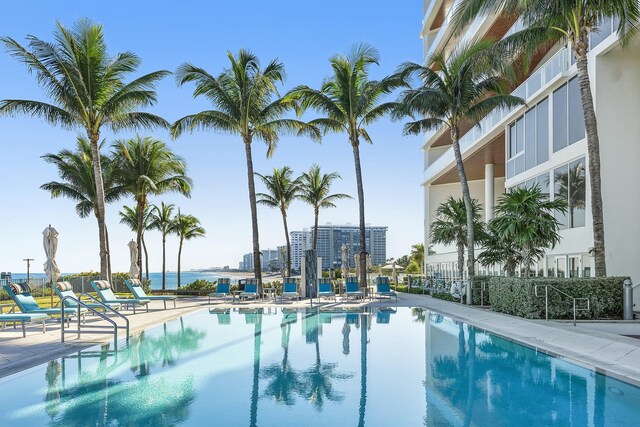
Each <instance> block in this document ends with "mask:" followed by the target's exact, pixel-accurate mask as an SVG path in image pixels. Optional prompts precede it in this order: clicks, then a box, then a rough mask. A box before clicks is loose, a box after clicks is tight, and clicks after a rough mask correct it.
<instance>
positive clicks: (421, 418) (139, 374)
mask: <svg viewBox="0 0 640 427" xmlns="http://www.w3.org/2000/svg"><path fill="white" fill-rule="evenodd" d="M112 350H113V348H112V347H110V346H103V347H95V348H92V349H89V350H87V351H83V352H80V353H77V354H73V355H70V356H68V357H64V358H62V359H58V360H55V361H51V362H49V363H47V364H44V365H41V366H37V367H34V368H31V369H28V370H26V371H23V372H21V373H19V374H16V375H12V376H9V377H5V378H3V379H0V396H2V403H1V406H0V407H1V410H0V426H164V425H194V426H200V425H203V426H204V425H216V426H218V425H219V426H267V427H271V426H304V427H311V426H424V425H427V426H447V425H453V426H469V425H477V426H512V425H515V426H519V427H524V426H549V425H557V426H625V425H629V426H632V425H638V422H639V420H640V389H638V388H636V387H633V386H631V385H628V384H626V383H623V382H620V381H617V380H615V379H612V378H609V377H605V376H603V375H600V374H596V373H595V372H593V371H590V370H587V369H584V368H582V367H579V366H576V365H573V364H571V363H568V362H566V361H562V360H560V359H557V358H554V357H550V356H547V355H545V354H543V353H540V352H536V351H535V350H533V349H530V348H527V347H523V346H521V345H518V344H515V343H513V342H511V341H508V340H505V339H503V338H500V337H497V336H495V335H492V334H489V333H487V332H484V331H481V330H477V329H474V328H472V327H469V326H468V325H465V324H462V323H457V322H455V321H453V320H451V319H448V318H446V317H443V316H441V315H438V314H436V313H431V312H428V311H425V310H423V309H415V308H414V309H409V308H399V309H397V310H389V309H385V310H381V311H376V310H369V311H335V312H324V311H320V312H318V311H316V310H306V311H295V310H286V309H284V310H283V309H280V308H278V309H274V308H271V309H270V310H269V309H268V308H265V309H264V310H261V311H251V310H242V309H237V310H232V311H228V310H227V311H225V310H218V311H214V312H209V311H208V310H204V311H200V312H197V313H194V314H191V315H187V316H184V317H182V318H181V319H177V320H175V321H171V322H167V323H166V324H163V325H161V326H158V327H155V328H152V329H149V330H147V331H145V332H144V333H142V334H140V335H138V336H135V337H132V339H131V340H130V343H129V344H128V345H124V344H122V345H121V347H120V348H119V350H118V352H117V353H113V352H112Z"/></svg>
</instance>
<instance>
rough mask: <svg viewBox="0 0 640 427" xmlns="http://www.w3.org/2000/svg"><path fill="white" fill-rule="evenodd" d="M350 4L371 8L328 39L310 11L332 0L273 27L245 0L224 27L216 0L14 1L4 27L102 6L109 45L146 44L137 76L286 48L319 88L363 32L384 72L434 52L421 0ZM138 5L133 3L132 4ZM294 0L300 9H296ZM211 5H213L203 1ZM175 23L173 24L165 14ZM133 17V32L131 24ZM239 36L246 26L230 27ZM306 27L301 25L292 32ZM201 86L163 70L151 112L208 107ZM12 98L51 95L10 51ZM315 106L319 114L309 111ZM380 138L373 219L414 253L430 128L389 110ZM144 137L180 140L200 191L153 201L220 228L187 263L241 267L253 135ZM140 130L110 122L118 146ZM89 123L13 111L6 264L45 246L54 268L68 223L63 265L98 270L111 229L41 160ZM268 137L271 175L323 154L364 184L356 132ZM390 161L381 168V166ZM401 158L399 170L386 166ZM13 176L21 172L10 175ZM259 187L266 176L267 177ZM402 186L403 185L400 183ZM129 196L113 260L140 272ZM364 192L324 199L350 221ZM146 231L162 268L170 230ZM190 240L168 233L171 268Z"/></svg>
mask: <svg viewBox="0 0 640 427" xmlns="http://www.w3.org/2000/svg"><path fill="white" fill-rule="evenodd" d="M335 3H336V4H335V6H336V7H338V5H339V7H341V8H345V12H346V13H347V15H345V16H349V15H354V14H358V16H359V19H358V20H357V21H356V22H357V23H356V25H354V22H353V20H351V19H335V20H333V21H332V24H331V25H332V26H333V31H330V32H329V33H332V35H328V36H326V37H322V38H318V37H316V36H315V34H318V33H320V32H323V33H324V32H326V23H324V22H320V21H312V22H303V20H300V19H299V17H300V16H306V15H307V14H308V13H319V12H320V10H322V9H324V8H325V7H331V2H329V3H326V4H323V5H322V6H320V5H311V4H310V5H306V6H304V7H302V6H300V5H299V3H297V2H282V3H280V4H279V7H276V11H277V12H276V13H277V14H278V16H279V17H280V18H281V19H284V20H286V21H290V22H293V24H291V25H290V26H289V27H288V28H287V30H286V31H285V32H280V33H279V32H273V31H271V25H272V24H270V23H268V22H265V21H263V20H260V19H256V20H255V21H252V22H251V25H249V26H248V27H247V28H246V29H245V30H243V31H237V28H238V27H240V26H242V25H246V23H245V22H242V21H241V20H240V21H239V20H237V19H235V18H234V17H238V16H242V8H243V7H244V6H242V5H241V4H239V3H238V4H231V3H229V4H222V5H216V6H215V8H216V13H223V14H224V15H225V16H229V17H231V18H230V19H228V20H223V21H221V22H220V23H219V24H217V25H215V26H211V25H207V22H208V18H206V17H208V16H210V15H211V14H210V13H207V12H206V10H207V9H212V8H214V6H213V5H210V4H207V5H203V6H202V7H201V8H199V9H198V11H199V12H198V13H195V11H194V10H193V9H189V8H185V9H181V10H175V8H173V7H170V6H169V5H166V4H158V5H156V7H155V8H153V9H152V10H149V9H148V8H145V7H144V6H143V5H140V4H137V3H124V2H117V1H116V2H110V3H109V4H89V3H86V2H73V4H74V7H69V8H65V9H61V8H59V7H57V6H56V5H55V4H49V3H47V2H42V4H41V6H40V7H37V8H33V10H27V9H26V8H23V7H20V6H18V5H7V6H6V7H5V9H4V13H3V14H2V16H1V17H0V28H2V30H1V31H0V35H2V36H10V37H13V38H15V39H16V40H18V41H19V42H21V43H23V42H24V41H25V38H26V36H27V35H29V34H33V35H35V36H37V37H39V38H41V39H43V40H46V41H50V40H52V38H53V36H52V33H53V30H54V27H55V22H56V20H58V21H60V22H61V23H63V24H64V25H67V26H71V25H73V24H74V23H75V22H76V21H77V20H78V19H80V18H83V17H89V18H91V19H93V20H95V21H96V22H99V23H102V24H103V25H104V29H105V33H106V40H107V44H108V46H109V53H110V54H111V55H115V54H116V53H118V52H123V51H127V50H130V51H133V52H135V53H136V54H137V55H139V56H140V57H141V58H142V61H143V63H142V67H141V69H140V72H139V73H136V75H135V76H133V77H138V76H140V75H142V74H144V73H147V72H150V71H154V70H159V69H168V70H170V71H175V69H176V68H177V66H178V65H180V64H181V63H183V62H185V61H189V62H192V63H194V64H196V65H198V66H202V67H204V68H205V69H207V70H208V71H210V72H212V73H218V72H219V71H220V70H221V69H222V67H223V66H225V65H226V61H227V59H226V52H227V50H229V51H232V52H237V51H238V50H239V49H240V48H249V49H251V50H252V51H254V52H255V53H256V54H257V55H258V56H259V57H260V59H261V60H262V62H263V63H267V62H268V61H269V60H271V59H273V58H276V57H277V58H279V59H280V60H281V61H282V62H283V63H284V64H285V67H286V71H287V74H288V80H287V82H286V85H285V86H284V87H282V88H280V89H281V91H282V92H283V93H284V92H285V91H286V90H288V89H291V88H292V87H294V86H296V85H298V84H308V85H310V86H312V87H317V86H319V85H320V84H321V82H322V80H323V79H324V78H325V77H326V76H327V75H328V74H329V73H330V66H329V62H328V59H329V57H330V56H332V55H333V54H336V53H344V52H347V51H348V50H349V48H350V47H351V46H352V45H353V44H354V43H358V42H363V41H366V42H368V43H370V44H372V45H373V46H375V47H376V48H377V49H378V50H379V51H380V54H381V56H382V62H381V66H380V67H374V68H373V69H372V73H373V75H372V77H374V78H379V77H381V76H383V75H385V74H389V73H391V72H393V71H394V70H395V68H396V67H397V66H398V65H399V64H400V63H402V62H404V61H407V60H414V61H417V60H419V59H420V57H421V52H420V43H419V38H418V34H416V32H415V27H414V23H415V16H416V14H419V11H420V8H421V5H420V4H415V3H414V2H410V1H406V2H404V3H405V4H404V7H398V8H394V10H393V11H388V10H382V9H380V8H365V9H362V8H361V7H360V5H358V4H356V3H354V4H346V5H345V4H342V3H337V2H335ZM123 5H126V8H127V10H128V13H127V15H126V17H123V16H122V14H121V13H120V11H121V9H122V7H123ZM288 6H291V7H288ZM255 8H256V11H255V14H253V16H256V17H257V16H265V15H269V16H272V15H273V13H274V12H273V10H272V9H273V6H272V5H264V4H256V5H255ZM203 11H204V12H203ZM166 16H171V24H172V27H174V28H176V29H179V31H176V32H169V31H166V30H165V28H164V27H165V25H164V23H165V20H166ZM383 20H384V21H385V22H387V23H388V25H393V26H394V27H395V28H397V29H398V30H397V31H394V32H392V33H390V34H381V33H380V32H379V31H376V30H375V23H378V22H381V21H383ZM158 23H163V24H162V25H157V24H158ZM124 28H126V30H124ZM229 34H233V35H234V37H233V38H230V37H229ZM292 34H295V35H296V37H292ZM189 89H190V88H183V89H178V88H177V87H176V84H175V82H174V80H173V78H167V79H165V80H163V81H162V82H161V83H160V85H159V87H158V104H157V105H156V106H154V107H153V108H150V109H149V110H148V111H149V112H152V113H155V114H159V115H161V116H162V117H165V118H166V119H167V120H170V121H172V120H175V119H177V118H178V117H182V116H183V115H185V114H190V113H193V112H196V111H199V110H202V109H204V108H206V105H205V104H204V103H203V102H202V101H200V100H193V99H192V97H191V91H190V90H189ZM0 98H1V99H10V98H24V99H36V100H46V98H45V97H44V96H43V92H42V90H41V88H39V87H38V85H37V83H36V81H35V79H34V77H33V76H32V75H29V73H28V72H27V71H26V69H25V67H24V64H21V63H18V62H16V61H14V60H13V59H12V58H10V57H9V56H8V55H7V54H6V53H4V52H1V53H0ZM313 117H315V116H314V115H313V114H309V115H308V117H306V118H308V119H311V118H313ZM369 133H370V134H371V137H372V138H373V141H374V145H373V146H369V145H368V144H363V146H362V150H361V157H362V168H363V178H364V190H365V204H366V215H367V218H366V220H367V222H371V223H383V222H384V223H388V224H389V227H390V230H393V236H394V237H393V239H390V241H389V252H390V254H392V255H393V254H395V255H400V254H403V253H407V252H408V251H409V248H410V246H411V244H414V243H417V242H420V241H421V240H422V232H421V229H420V227H421V223H422V207H421V206H422V202H421V200H420V194H421V189H420V183H419V177H420V175H421V164H420V159H419V158H418V157H417V156H415V151H416V149H417V147H418V146H419V145H420V143H421V140H422V138H421V137H411V138H409V137H403V136H402V123H400V122H396V123H393V122H391V121H389V120H382V121H380V122H379V123H376V124H374V125H372V126H371V127H370V128H369ZM140 134H141V135H142V136H147V135H152V136H154V137H157V138H159V139H161V140H163V141H165V142H167V143H169V144H170V146H171V148H172V149H173V150H174V151H175V152H176V153H177V154H179V155H180V156H182V157H184V159H185V160H186V162H187V166H188V172H189V175H190V176H191V177H192V178H193V180H194V189H193V193H192V197H191V198H190V199H186V198H184V197H180V196H177V195H174V194H170V195H167V196H165V197H161V198H158V197H153V198H152V200H151V201H152V202H154V203H159V202H160V201H166V202H169V203H175V204H176V205H177V206H179V207H180V208H181V210H182V212H184V213H187V214H193V215H195V216H197V217H198V218H200V220H201V221H202V225H203V226H204V228H205V229H206V230H207V237H206V238H204V239H198V240H194V241H190V242H187V243H186V244H185V246H184V256H183V260H182V264H183V268H184V269H192V268H202V267H203V266H210V265H230V266H233V265H237V260H238V259H239V257H240V256H241V255H242V254H243V253H244V251H245V248H246V247H247V246H249V245H250V244H251V222H250V219H249V218H250V215H249V203H248V194H247V188H246V179H247V178H246V166H245V164H244V163H245V159H244V155H243V148H242V143H241V141H239V140H238V138H235V137H232V136H226V135H219V134H214V133H210V132H198V133H194V134H193V135H185V136H183V137H181V138H180V139H178V140H176V141H171V138H170V136H169V134H168V132H166V131H153V132H146V131H141V132H140ZM134 135H135V132H122V133H119V134H117V135H113V134H111V133H108V132H105V133H104V135H103V136H104V137H105V138H106V140H107V145H110V144H111V143H112V142H113V141H114V140H115V139H117V138H129V137H132V136H134ZM76 136H77V132H76V131H67V130H62V129H60V128H56V127H52V126H50V125H48V124H46V123H44V122H43V121H42V120H39V119H32V118H29V117H0V140H2V141H4V142H5V149H6V152H5V155H6V157H5V158H6V159H9V161H6V162H5V165H4V170H3V172H4V176H5V179H3V180H2V182H1V183H0V193H1V194H3V199H4V201H5V203H6V204H7V208H6V209H3V210H2V211H1V212H0V223H2V224H3V228H2V229H1V232H2V236H3V240H4V241H5V242H6V243H7V244H5V245H2V246H1V247H0V269H2V270H5V271H13V272H23V271H24V270H25V266H24V264H23V262H22V259H23V258H27V257H28V258H34V259H35V261H34V262H33V263H32V271H34V272H38V271H41V270H42V264H43V263H44V261H45V256H44V251H43V248H42V234H41V233H42V230H44V228H45V227H46V226H47V225H49V224H51V225H52V226H53V227H55V228H56V229H57V230H58V232H59V233H60V236H59V249H58V256H57V258H58V263H59V265H60V268H61V269H62V270H63V271H86V270H98V269H99V257H98V230H97V226H96V223H95V219H94V218H92V217H89V218H86V219H80V218H78V217H77V215H76V213H75V210H74V202H73V201H71V200H67V199H55V200H51V198H50V195H49V194H48V193H47V192H45V191H43V190H40V188H39V187H40V185H42V184H43V183H44V182H47V181H50V180H52V179H56V178H57V174H56V171H55V168H54V167H52V166H49V165H46V164H45V163H44V161H43V160H42V159H41V158H40V157H41V156H42V155H44V154H45V153H56V152H58V151H59V150H61V149H63V148H72V147H73V145H74V143H75V138H76ZM265 151H266V150H265V147H264V145H261V144H258V143H256V144H255V146H254V168H255V170H256V171H258V172H261V173H269V172H270V171H272V170H273V168H274V167H282V166H284V165H288V166H290V167H292V168H293V169H294V171H295V173H296V174H300V173H302V172H303V171H306V170H308V168H309V167H310V166H311V165H312V164H313V163H318V164H319V165H320V166H321V167H322V169H323V170H324V171H326V172H334V171H335V172H338V173H340V174H341V175H342V178H343V179H342V180H339V181H338V182H336V184H335V186H334V191H335V192H340V193H347V194H350V195H352V196H353V197H355V196H356V185H355V176H354V175H355V174H354V171H353V158H352V154H351V149H350V147H349V145H348V142H347V140H346V136H345V135H340V134H339V135H329V136H327V137H326V138H324V140H323V142H322V144H317V143H315V142H312V141H310V140H308V139H306V138H289V137H285V138H282V141H281V142H280V144H279V146H278V149H277V150H276V152H275V154H274V156H273V157H272V158H271V159H267V158H266V157H265ZM383 168H384V170H385V173H381V170H383ZM389 170H392V171H393V173H392V174H389V173H386V172H387V171H389ZM9 177H12V178H11V179H9ZM258 190H259V191H260V190H262V187H261V186H260V185H258ZM390 194H392V195H393V196H392V197H389V195H390ZM132 203H133V202H132V201H131V200H129V199H124V200H121V201H119V202H117V203H114V204H110V205H108V206H107V214H106V215H107V226H108V228H109V236H110V248H111V259H112V265H113V271H127V270H128V268H129V253H128V248H127V243H128V242H129V241H130V240H131V239H132V238H134V237H135V236H134V234H133V233H132V232H131V231H130V230H128V229H127V228H126V227H125V226H123V225H120V224H119V218H118V211H119V210H120V209H121V208H122V205H124V204H127V205H132ZM390 206H401V207H402V210H403V211H405V212H406V213H407V214H405V215H402V218H398V219H395V218H388V217H389V215H388V212H389V211H388V209H389V207H390ZM357 211H358V209H357V201H356V199H354V200H344V201H340V203H339V205H338V208H337V209H327V210H323V211H322V212H321V214H320V220H321V222H323V223H324V222H325V221H331V222H337V221H340V220H344V218H353V222H354V223H355V222H356V220H357V217H358V216H357V215H358V214H357ZM258 216H259V225H260V245H261V247H264V248H267V247H276V246H277V245H278V244H280V242H281V240H282V234H283V232H282V221H281V217H280V214H279V212H277V211H276V210H270V209H267V208H263V207H260V208H259V211H258ZM312 218H313V212H312V209H311V208H310V207H308V206H306V205H304V204H302V203H299V202H297V203H294V204H293V205H292V207H291V209H290V211H289V221H290V226H291V228H292V229H299V228H302V227H304V226H306V225H307V224H309V223H310V222H311V221H312ZM145 237H146V241H147V245H148V249H149V255H150V260H149V261H150V269H151V270H153V271H159V270H160V269H161V263H162V259H161V249H160V248H161V237H160V235H159V233H156V232H148V233H147V234H146V236H145ZM177 246H178V242H177V238H176V237H175V236H169V238H168V241H167V268H168V269H170V270H175V269H176V264H177Z"/></svg>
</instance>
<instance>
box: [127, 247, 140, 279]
mask: <svg viewBox="0 0 640 427" xmlns="http://www.w3.org/2000/svg"><path fill="white" fill-rule="evenodd" d="M128 246H129V254H130V258H131V266H130V267H129V276H130V277H131V278H132V279H137V278H138V276H139V275H140V269H139V268H138V245H137V244H136V242H134V241H133V240H131V241H130V242H129V243H128Z"/></svg>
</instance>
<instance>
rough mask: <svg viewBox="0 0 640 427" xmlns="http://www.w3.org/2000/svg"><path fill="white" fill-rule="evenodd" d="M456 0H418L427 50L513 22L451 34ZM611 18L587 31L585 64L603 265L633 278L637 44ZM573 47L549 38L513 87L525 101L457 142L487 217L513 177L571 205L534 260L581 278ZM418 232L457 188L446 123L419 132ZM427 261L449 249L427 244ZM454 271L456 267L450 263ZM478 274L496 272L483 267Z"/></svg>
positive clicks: (583, 170) (582, 200) (439, 259)
mask: <svg viewBox="0 0 640 427" xmlns="http://www.w3.org/2000/svg"><path fill="white" fill-rule="evenodd" d="M457 3H458V0H425V2H424V17H423V28H422V39H423V49H424V56H425V59H426V58H428V57H429V56H431V55H432V54H433V53H434V52H436V51H439V50H442V49H444V50H445V51H451V50H453V49H455V47H456V46H457V45H459V44H460V43H461V42H463V41H468V40H471V39H473V38H482V37H491V38H493V39H500V38H502V37H505V36H506V35H509V34H511V33H513V32H515V31H517V30H519V29H520V28H521V24H520V23H519V22H518V21H515V20H514V19H513V18H508V17H505V16H497V15H492V16H479V17H477V18H476V19H475V20H474V21H472V22H471V23H470V24H469V25H468V27H467V28H466V30H465V31H464V32H462V33H461V34H460V35H456V34H455V33H454V32H453V29H452V28H451V25H450V21H451V17H452V15H453V13H454V10H455V8H456V6H457ZM616 29H617V21H616V20H607V21H605V22H603V23H602V26H601V28H600V29H599V32H597V33H593V34H592V35H591V46H590V53H589V58H588V60H589V73H590V77H591V84H592V92H593V96H594V103H595V107H596V115H597V118H598V131H599V137H600V156H601V177H602V197H603V209H604V226H605V245H606V259H607V273H608V274H609V275H624V276H626V275H630V276H631V277H632V279H634V280H639V279H640V262H638V260H640V246H639V245H638V244H637V243H636V241H637V239H638V237H640V191H638V187H639V186H640V43H639V42H638V41H634V42H632V43H631V46H629V47H628V48H626V49H622V47H621V46H620V40H619V38H618V36H617V35H616V34H615V32H616ZM576 76H577V69H576V65H575V62H574V60H573V55H572V53H571V50H570V49H569V48H567V47H566V46H562V45H557V46H553V47H551V48H550V49H549V50H548V51H546V52H544V53H543V54H541V55H539V57H537V58H534V63H533V67H532V70H531V72H530V73H529V74H528V75H527V76H526V78H524V79H523V80H522V81H521V83H520V84H519V86H518V87H517V88H516V89H515V90H514V91H513V94H514V95H517V96H520V97H522V98H523V99H525V101H526V106H521V107H517V108H513V109H507V110H494V111H493V112H492V113H490V114H489V115H488V116H487V117H485V118H484V119H483V120H482V121H481V122H480V126H479V127H477V126H474V124H467V125H466V126H465V127H464V128H463V129H462V131H463V132H462V138H461V141H460V146H461V151H462V156H463V160H464V163H465V170H466V172H467V176H468V179H469V186H470V191H471V196H472V198H475V199H478V200H479V202H480V203H481V204H482V206H483V207H484V216H485V219H486V220H487V221H488V220H490V219H491V218H492V217H493V208H494V206H495V203H496V202H497V199H498V198H499V197H500V195H502V194H503V193H504V192H505V191H506V190H508V189H510V188H513V187H516V186H529V185H534V184H538V185H539V186H540V187H541V188H542V189H543V190H544V191H547V192H548V193H549V196H550V198H552V199H554V198H564V199H565V200H566V201H567V202H568V205H569V211H568V213H567V215H560V216H558V219H559V220H560V222H561V223H562V227H561V230H560V235H561V237H562V240H561V242H560V244H559V245H557V246H556V247H555V248H553V249H551V250H549V251H548V252H547V254H546V256H545V257H544V258H543V259H542V260H540V261H539V263H538V266H537V268H536V270H537V273H538V274H540V275H545V276H560V277H589V276H592V275H593V271H594V270H593V269H594V265H593V264H594V262H593V256H592V254H591V250H592V248H593V229H592V217H591V200H590V189H589V175H588V166H587V165H588V161H589V158H588V153H587V141H586V135H585V128H584V120H583V112H582V106H581V99H580V93H579V88H578V81H577V78H576ZM422 150H423V152H424V177H423V187H424V218H425V220H424V239H425V243H426V245H427V246H428V245H429V244H430V241H429V240H430V239H429V230H430V225H431V223H432V222H433V221H434V214H435V210H436V209H437V207H438V205H439V204H440V203H442V202H443V201H445V200H446V198H447V197H449V196H454V197H461V195H462V193H461V190H460V183H459V180H458V175H457V171H456V169H455V160H454V156H453V150H452V148H451V139H450V136H449V133H448V132H447V131H446V130H445V129H439V130H437V131H435V132H431V133H429V134H427V135H425V142H424V145H423V147H422ZM434 250H435V251H436V254H435V255H428V256H427V258H426V264H427V268H431V269H439V268H445V267H443V266H445V265H449V266H451V265H453V264H454V263H455V262H456V259H457V255H456V253H455V248H453V247H447V246H442V245H436V246H434ZM453 270H455V268H453ZM478 270H479V271H480V272H481V273H482V272H484V273H497V272H498V271H495V270H493V271H487V270H486V269H483V268H482V267H479V269H478Z"/></svg>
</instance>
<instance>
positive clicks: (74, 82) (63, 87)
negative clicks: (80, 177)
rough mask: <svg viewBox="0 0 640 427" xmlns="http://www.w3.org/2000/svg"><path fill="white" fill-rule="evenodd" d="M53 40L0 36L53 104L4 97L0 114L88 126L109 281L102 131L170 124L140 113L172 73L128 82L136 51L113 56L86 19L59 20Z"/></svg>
mask: <svg viewBox="0 0 640 427" xmlns="http://www.w3.org/2000/svg"><path fill="white" fill-rule="evenodd" d="M53 36H54V40H55V41H54V42H53V43H50V42H46V41H44V40H40V39H39V38H37V37H35V36H28V37H27V40H28V42H29V44H28V46H27V47H25V46H22V45H21V44H20V43H18V42H17V41H16V40H14V39H12V38H10V37H0V42H2V43H3V44H4V45H5V47H6V49H7V51H8V52H9V54H10V55H11V56H13V57H14V58H16V59H17V60H18V61H20V62H23V63H25V64H26V65H27V69H28V70H29V72H35V74H36V79H37V81H38V83H39V84H40V85H41V86H42V88H43V90H44V92H45V94H46V95H47V97H49V98H50V99H51V100H52V103H51V104H48V103H46V102H41V101H30V100H20V99H6V100H3V101H0V115H15V114H26V115H29V116H32V117H39V118H42V119H44V120H45V121H47V122H48V123H50V124H52V125H54V126H60V127H62V128H66V129H83V130H85V131H86V133H87V138H88V139H89V141H90V145H91V158H92V164H93V169H94V176H95V186H96V201H97V203H96V217H97V218H98V229H99V235H100V276H101V277H102V278H103V279H108V278H109V276H110V274H111V271H110V270H109V266H108V259H109V247H108V243H107V240H108V239H107V226H106V222H105V203H106V201H105V198H106V195H105V188H104V183H103V178H102V164H101V157H100V147H99V145H100V143H99V141H100V132H101V130H102V128H103V127H108V128H110V129H111V130H113V131H118V130H123V129H134V128H152V127H169V123H167V122H166V121H165V120H164V119H162V118H161V117H158V116H156V115H153V114H149V113H143V112H139V111H137V110H138V109H139V108H145V107H148V106H151V105H153V104H155V102H156V92H155V90H154V89H155V85H156V83H157V82H158V81H159V80H161V79H162V78H164V77H165V76H167V75H168V74H169V72H168V71H156V72H153V73H149V74H146V75H144V76H142V77H138V78H137V79H135V80H133V81H131V82H129V83H125V81H124V79H125V78H126V77H128V76H129V75H130V74H131V73H133V72H134V71H136V69H137V68H138V66H139V65H140V62H141V61H140V58H139V57H138V56H137V55H135V54H134V53H132V52H124V53H119V54H117V55H116V56H115V57H111V56H109V55H108V53H107V44H106V41H105V38H104V33H103V30H102V25H99V24H96V23H94V22H93V21H91V20H89V19H81V20H79V21H78V22H77V23H76V25H74V26H73V27H72V28H67V27H65V26H63V25H62V24H60V23H57V24H56V31H55V32H54V34H53Z"/></svg>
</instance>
